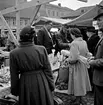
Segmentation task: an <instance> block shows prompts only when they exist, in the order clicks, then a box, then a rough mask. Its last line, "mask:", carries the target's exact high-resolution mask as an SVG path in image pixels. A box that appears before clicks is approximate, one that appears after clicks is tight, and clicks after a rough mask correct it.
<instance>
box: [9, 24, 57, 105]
mask: <svg viewBox="0 0 103 105" xmlns="http://www.w3.org/2000/svg"><path fill="white" fill-rule="evenodd" d="M33 37H34V31H33V30H32V28H31V27H30V26H26V27H24V28H23V29H22V30H21V32H20V41H19V42H20V45H19V46H18V47H17V48H15V49H14V50H12V51H11V52H10V75H11V93H12V94H13V95H15V96H19V105H54V101H53V96H52V92H53V91H54V89H55V85H54V79H53V74H52V70H51V66H50V63H49V60H48V54H47V51H46V49H45V47H44V46H39V45H35V44H34V43H33Z"/></svg>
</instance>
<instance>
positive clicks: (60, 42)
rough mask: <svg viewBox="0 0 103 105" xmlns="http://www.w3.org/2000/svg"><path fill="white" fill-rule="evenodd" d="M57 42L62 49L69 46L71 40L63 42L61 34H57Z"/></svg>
mask: <svg viewBox="0 0 103 105" xmlns="http://www.w3.org/2000/svg"><path fill="white" fill-rule="evenodd" d="M57 43H58V47H59V48H60V49H66V48H69V42H67V41H66V42H63V40H62V38H61V35H57Z"/></svg>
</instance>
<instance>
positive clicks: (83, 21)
mask: <svg viewBox="0 0 103 105" xmlns="http://www.w3.org/2000/svg"><path fill="white" fill-rule="evenodd" d="M101 10H102V11H103V6H101V5H96V6H95V7H93V8H92V9H90V10H89V11H87V12H86V13H84V14H82V15H81V16H79V17H77V18H75V19H73V20H72V21H70V22H68V23H66V24H67V25H76V26H92V22H93V18H94V17H95V16H97V14H98V12H99V11H101Z"/></svg>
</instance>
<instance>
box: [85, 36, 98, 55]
mask: <svg viewBox="0 0 103 105" xmlns="http://www.w3.org/2000/svg"><path fill="white" fill-rule="evenodd" d="M99 39H100V38H99V36H98V35H96V34H93V35H92V36H91V37H90V38H89V39H88V40H87V45H88V49H89V52H91V53H92V54H93V55H94V50H95V47H96V45H97V43H98V41H99Z"/></svg>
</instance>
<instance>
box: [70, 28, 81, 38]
mask: <svg viewBox="0 0 103 105" xmlns="http://www.w3.org/2000/svg"><path fill="white" fill-rule="evenodd" d="M69 33H70V34H72V35H74V36H75V37H76V38H77V37H82V34H81V31H80V30H79V29H78V28H70V29H69Z"/></svg>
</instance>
